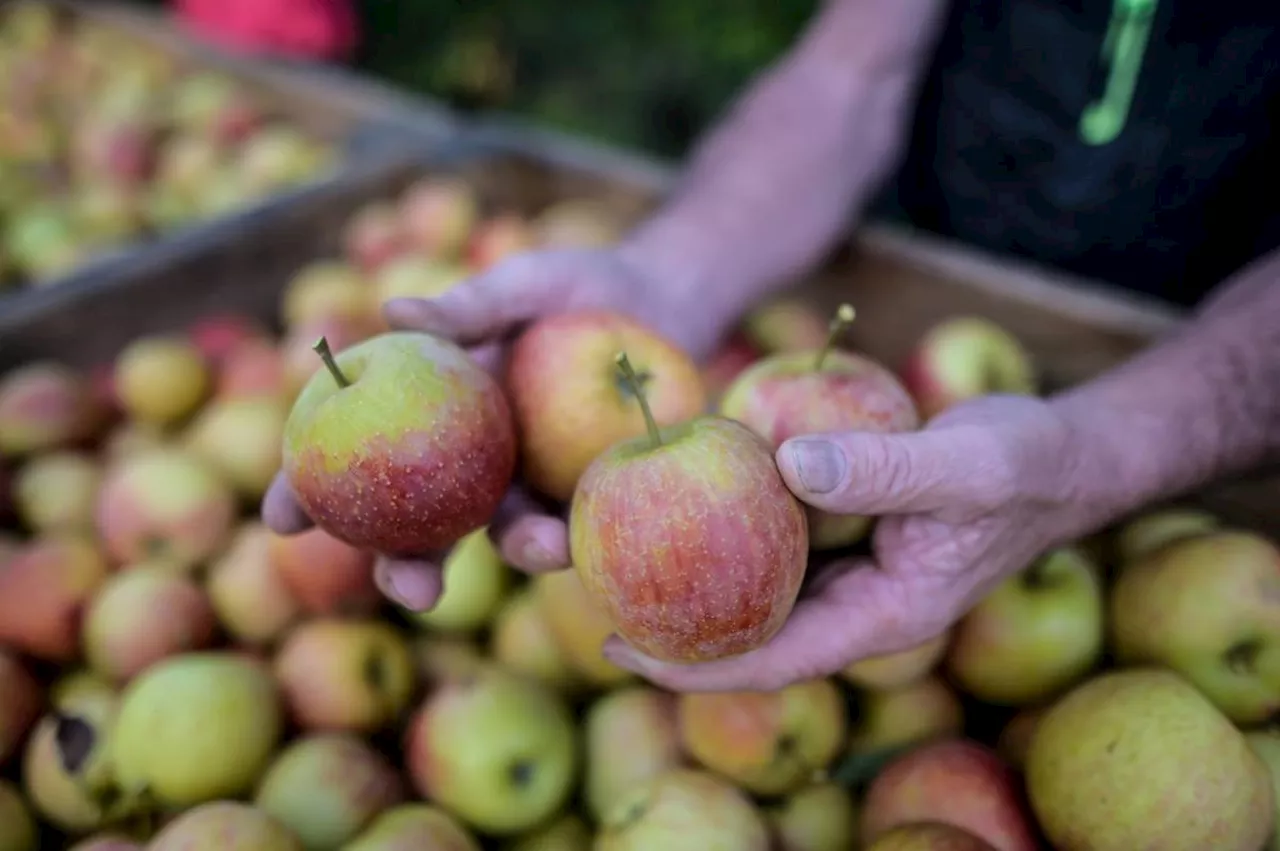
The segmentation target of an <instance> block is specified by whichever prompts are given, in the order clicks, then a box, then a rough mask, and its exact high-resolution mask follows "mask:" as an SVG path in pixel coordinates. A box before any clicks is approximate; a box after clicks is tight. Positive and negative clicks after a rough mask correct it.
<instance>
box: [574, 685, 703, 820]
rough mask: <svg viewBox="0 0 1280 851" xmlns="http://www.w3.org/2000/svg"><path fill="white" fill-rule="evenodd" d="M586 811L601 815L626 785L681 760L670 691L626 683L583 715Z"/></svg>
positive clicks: (643, 778) (674, 706) (635, 782)
mask: <svg viewBox="0 0 1280 851" xmlns="http://www.w3.org/2000/svg"><path fill="white" fill-rule="evenodd" d="M583 730H584V737H585V750H586V762H585V767H584V774H585V778H584V786H585V788H584V790H583V798H584V800H585V803H586V806H587V811H588V812H589V813H590V815H591V816H592V817H593V818H595V819H596V821H600V820H601V819H602V818H603V817H604V814H605V813H607V812H608V811H609V809H610V807H612V806H613V804H614V803H615V802H616V801H617V800H618V799H619V798H620V797H621V796H622V795H624V794H626V793H627V791H628V790H629V789H630V788H631V787H633V786H636V785H638V784H640V783H643V782H645V781H647V780H648V779H649V778H651V777H654V776H655V775H657V774H660V773H662V772H663V771H665V770H667V769H668V768H675V767H676V766H678V765H680V764H681V762H682V760H683V750H682V748H681V745H680V730H679V727H678V725H677V717H676V698H675V696H674V695H672V694H669V693H667V692H664V691H659V690H658V689H656V688H651V687H649V686H639V685H637V686H628V687H626V688H623V689H620V690H618V691H612V692H609V693H607V694H604V695H602V696H600V697H599V698H597V699H596V700H595V702H594V703H592V704H591V706H590V707H588V709H587V712H586V715H585V716H584V720H583Z"/></svg>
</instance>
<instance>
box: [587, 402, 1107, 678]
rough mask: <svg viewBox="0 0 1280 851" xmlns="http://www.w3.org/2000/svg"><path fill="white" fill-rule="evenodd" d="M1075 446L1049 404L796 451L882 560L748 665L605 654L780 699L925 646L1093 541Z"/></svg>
mask: <svg viewBox="0 0 1280 851" xmlns="http://www.w3.org/2000/svg"><path fill="white" fill-rule="evenodd" d="M1077 441H1078V438H1077V437H1075V436H1074V434H1073V429H1072V428H1071V427H1070V426H1069V424H1068V423H1067V422H1066V420H1065V419H1064V418H1063V417H1062V416H1061V415H1060V414H1059V413H1058V412H1057V411H1056V410H1055V409H1054V407H1053V406H1052V405H1051V404H1050V403H1047V402H1044V401H1041V400H1038V399H1030V398H1025V397H1003V396H992V397H987V398H984V399H979V400H975V401H972V402H969V403H966V404H963V405H961V406H957V407H956V408H954V409H952V410H951V411H949V412H947V413H944V414H943V415H941V416H939V417H936V418H935V419H934V420H932V421H931V422H930V424H929V425H928V427H926V428H925V429H924V430H922V431H919V432H914V433H909V434H901V435H876V434H868V433H860V432H848V433H842V434H828V435H812V436H806V437H800V438H795V439H792V440H789V441H787V442H786V443H784V444H783V445H782V446H781V447H779V450H778V453H777V460H778V466H779V467H780V468H781V470H782V474H783V477H784V478H785V480H786V482H787V485H788V486H789V487H790V488H791V490H792V491H793V492H794V493H795V494H796V495H797V496H798V497H799V498H800V499H801V500H803V501H804V502H806V503H809V504H810V505H814V506H817V507H818V508H822V509H825V510H827V511H832V512H836V513H845V514H867V515H875V516H880V517H881V519H880V520H879V521H878V523H877V525H876V528H875V532H874V538H873V553H874V556H873V559H871V560H870V561H864V560H846V561H841V562H836V563H834V564H831V565H828V566H826V567H825V568H823V569H822V570H821V572H819V573H818V574H817V576H816V577H815V578H814V580H813V581H812V583H811V585H810V586H809V588H808V590H807V593H806V596H805V597H804V598H803V599H802V600H801V601H800V602H799V603H798V604H797V606H796V608H795V611H794V612H793V613H792V615H791V618H790V619H789V620H788V621H787V623H786V625H785V626H784V627H783V628H782V630H781V631H780V632H779V633H778V634H777V636H775V637H774V639H773V640H772V641H771V642H770V643H769V644H767V645H766V646H764V647H761V648H759V649H757V650H754V651H751V652H750V653H746V654H744V655H742V656H739V657H736V658H733V659H726V660H721V661H716V662H709V663H703V664H698V665H675V664H664V663H660V662H657V661H655V660H652V659H649V658H647V657H644V656H642V655H640V654H639V653H638V652H637V651H635V650H634V649H632V648H630V647H628V646H627V645H625V644H624V643H623V642H622V641H621V640H620V639H618V638H616V637H614V638H611V639H609V642H608V643H607V644H606V645H605V653H606V655H607V656H608V657H609V658H610V659H611V660H612V661H614V662H615V663H616V664H618V665H621V666H622V667H625V668H628V669H630V670H632V671H635V672H636V673H638V674H640V675H642V676H644V677H646V678H647V679H649V680H652V681H654V682H656V683H658V684H660V685H664V686H667V687H669V688H671V689H674V690H677V691H690V690H697V691H726V690H753V691H768V690H773V689H777V688H781V687H783V686H785V685H787V684H789V683H793V682H796V681H799V680H804V679H809V678H813V677H820V676H826V675H829V674H832V673H835V672H836V671H838V670H840V669H841V668H843V667H844V666H845V665H847V664H849V663H850V662H853V661H856V660H858V659H862V658H866V657H868V656H875V655H880V654H884V653H891V652H896V651H899V650H905V649H907V648H909V647H912V646H915V645H918V644H920V643H922V642H924V641H926V640H928V639H930V638H932V637H934V636H936V635H938V634H940V633H941V632H942V631H943V630H944V629H946V628H947V627H948V626H949V625H950V624H951V623H952V622H954V621H955V620H956V619H958V618H959V617H960V616H961V615H963V614H964V613H965V612H966V611H967V610H968V609H969V608H970V607H971V606H972V605H973V604H975V603H976V602H977V601H978V600H979V599H980V598H981V597H982V596H983V595H984V594H985V592H987V591H988V590H989V589H991V588H992V587H993V586H994V585H995V584H996V583H998V582H999V581H1000V580H1001V579H1003V578H1004V577H1006V576H1008V575H1010V574H1012V573H1015V572H1017V571H1018V570H1021V569H1022V568H1024V567H1026V566H1027V565H1029V564H1030V563H1031V562H1032V561H1033V560H1034V559H1035V558H1036V557H1037V556H1038V555H1040V554H1041V553H1042V552H1043V551H1045V550H1046V549H1048V548H1049V547H1051V546H1053V545H1055V544H1057V543H1059V542H1061V541H1063V540H1065V539H1067V538H1070V537H1074V536H1075V535H1077V534H1080V533H1081V532H1083V531H1085V530H1084V529H1083V528H1081V527H1082V526H1083V525H1085V524H1086V521H1084V519H1083V511H1082V507H1081V503H1082V501H1081V500H1080V499H1079V491H1078V479H1079V469H1078V464H1077V459H1078V458H1079V457H1080V456H1079V452H1078V447H1076V446H1075V444H1076V442H1077Z"/></svg>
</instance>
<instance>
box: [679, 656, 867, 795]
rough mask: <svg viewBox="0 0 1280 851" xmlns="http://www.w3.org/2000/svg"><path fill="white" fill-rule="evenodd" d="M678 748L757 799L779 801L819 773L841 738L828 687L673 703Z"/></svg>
mask: <svg viewBox="0 0 1280 851" xmlns="http://www.w3.org/2000/svg"><path fill="white" fill-rule="evenodd" d="M677 710H678V719H679V727H680V741H681V743H682V744H683V745H684V748H685V750H686V751H687V752H688V753H689V754H690V756H692V757H693V758H694V759H695V760H697V761H698V762H699V763H701V764H702V765H703V766H705V767H706V768H709V769H711V770H712V771H714V772H716V773H717V774H719V775H721V776H723V777H727V778H729V779H730V780H731V781H733V783H734V784H735V785H737V786H739V787H741V788H743V789H745V790H747V791H749V792H752V793H755V794H757V795H771V796H777V795H786V794H789V793H791V792H795V791H796V790H798V789H800V788H801V787H802V786H804V785H805V784H806V783H807V782H809V780H810V779H811V778H812V777H814V776H815V775H816V774H817V773H818V772H821V771H825V770H826V769H827V768H828V767H829V766H830V764H831V762H832V761H833V760H834V759H835V758H836V757H837V756H839V754H840V748H841V746H842V745H843V744H844V742H845V737H846V735H847V733H848V722H847V719H846V717H845V706H844V698H843V697H842V696H841V694H840V690H839V689H837V688H836V686H835V684H834V683H833V682H832V681H831V680H826V679H815V680H807V681H803V682H799V683H795V684H794V685H790V686H787V687H786V688H783V689H781V690H779V691H773V692H712V693H697V692H690V693H686V694H681V695H680V696H679V700H678V703H677Z"/></svg>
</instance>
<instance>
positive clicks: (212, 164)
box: [151, 133, 229, 204]
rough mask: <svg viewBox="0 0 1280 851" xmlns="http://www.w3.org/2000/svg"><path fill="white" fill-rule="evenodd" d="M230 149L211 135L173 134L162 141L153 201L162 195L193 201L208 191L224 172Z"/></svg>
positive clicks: (157, 162) (153, 182)
mask: <svg viewBox="0 0 1280 851" xmlns="http://www.w3.org/2000/svg"><path fill="white" fill-rule="evenodd" d="M228 153H229V152H228V151H227V149H226V148H225V147H224V146H222V145H219V144H218V143H217V142H216V141H214V140H213V139H210V138H208V137H205V136H196V135H192V134H190V133H175V134H173V135H172V136H170V137H169V138H168V139H166V140H164V141H163V142H161V144H160V147H159V149H158V150H157V152H156V168H155V175H154V177H153V179H152V184H151V186H152V192H153V193H154V195H153V198H154V200H153V202H152V203H153V204H155V203H157V202H158V201H159V200H160V199H162V198H164V199H169V198H172V199H174V200H175V201H176V200H179V199H180V200H181V201H194V199H196V198H197V197H199V195H201V194H202V193H205V192H208V191H209V189H210V188H211V187H212V185H213V183H214V181H215V180H217V179H218V178H219V177H220V176H221V174H222V173H223V171H224V169H225V166H226V163H227V160H228Z"/></svg>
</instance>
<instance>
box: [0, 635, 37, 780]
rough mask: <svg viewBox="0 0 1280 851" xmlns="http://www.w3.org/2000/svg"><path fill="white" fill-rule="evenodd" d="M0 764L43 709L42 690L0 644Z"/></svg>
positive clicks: (29, 672) (23, 665) (6, 758)
mask: <svg viewBox="0 0 1280 851" xmlns="http://www.w3.org/2000/svg"><path fill="white" fill-rule="evenodd" d="M0 694H3V695H4V701H3V702H0V766H3V765H4V764H5V763H6V762H7V761H8V760H9V758H10V757H11V756H13V755H14V754H15V753H17V752H18V750H19V749H20V748H21V747H22V743H23V741H24V740H25V739H26V737H27V733H29V732H31V728H32V727H33V726H35V723H36V720H37V719H38V718H39V717H40V711H41V709H43V708H44V689H43V688H41V686H40V683H39V681H37V680H36V678H35V676H34V675H33V674H32V672H31V671H30V670H29V669H28V668H27V666H26V664H25V663H24V662H23V661H22V660H21V659H19V658H18V655H17V654H16V653H14V652H12V651H10V650H8V649H6V648H4V647H0Z"/></svg>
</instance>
